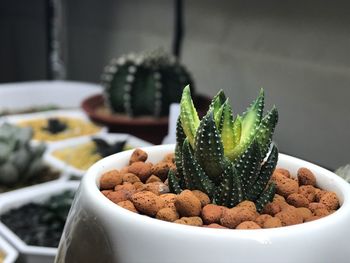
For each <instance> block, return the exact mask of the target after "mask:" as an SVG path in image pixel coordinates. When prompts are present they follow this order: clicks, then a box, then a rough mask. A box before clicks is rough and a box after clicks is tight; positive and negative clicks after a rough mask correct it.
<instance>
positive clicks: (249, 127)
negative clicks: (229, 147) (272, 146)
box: [241, 89, 264, 143]
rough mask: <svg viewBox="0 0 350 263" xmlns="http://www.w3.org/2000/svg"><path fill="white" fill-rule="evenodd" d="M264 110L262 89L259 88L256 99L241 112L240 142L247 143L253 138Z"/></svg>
mask: <svg viewBox="0 0 350 263" xmlns="http://www.w3.org/2000/svg"><path fill="white" fill-rule="evenodd" d="M263 111H264V90H263V89H261V90H260V93H259V96H258V97H257V99H256V100H255V101H254V102H253V103H252V104H251V105H250V107H249V108H248V109H247V110H246V112H245V113H243V117H242V135H241V141H242V143H249V142H251V141H252V140H253V138H254V135H255V132H256V130H257V129H258V127H259V124H260V122H261V119H262V115H263Z"/></svg>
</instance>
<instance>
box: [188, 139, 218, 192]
mask: <svg viewBox="0 0 350 263" xmlns="http://www.w3.org/2000/svg"><path fill="white" fill-rule="evenodd" d="M182 166H183V175H184V179H185V186H186V187H187V188H188V189H198V190H200V191H202V192H204V193H207V194H208V195H209V196H212V192H213V189H214V184H213V183H212V182H211V180H210V179H209V177H208V176H207V175H206V173H205V171H204V170H203V169H202V167H201V166H200V164H199V163H198V162H197V160H196V159H195V158H194V156H193V153H192V149H191V146H190V144H189V143H188V140H187V139H186V140H185V141H184V144H183V147H182Z"/></svg>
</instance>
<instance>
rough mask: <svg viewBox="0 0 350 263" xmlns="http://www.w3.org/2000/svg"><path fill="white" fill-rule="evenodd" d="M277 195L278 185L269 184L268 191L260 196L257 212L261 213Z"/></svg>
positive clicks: (256, 202)
mask: <svg viewBox="0 0 350 263" xmlns="http://www.w3.org/2000/svg"><path fill="white" fill-rule="evenodd" d="M275 193H276V185H275V184H274V183H271V184H269V186H268V187H267V189H266V190H265V191H264V192H263V193H262V194H261V195H260V196H259V198H258V200H256V201H255V206H256V210H257V211H258V212H259V213H260V212H261V211H262V210H263V209H264V207H265V205H266V204H267V203H270V202H272V200H273V197H274V196H275Z"/></svg>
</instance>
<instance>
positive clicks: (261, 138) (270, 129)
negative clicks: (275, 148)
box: [255, 107, 278, 157]
mask: <svg viewBox="0 0 350 263" xmlns="http://www.w3.org/2000/svg"><path fill="white" fill-rule="evenodd" d="M277 122H278V111H277V109H276V107H273V108H272V110H271V111H270V112H268V113H267V114H266V116H265V117H264V118H263V120H262V121H261V123H260V125H259V128H258V130H257V132H256V134H255V140H256V141H257V142H258V144H259V147H260V150H261V152H262V156H263V157H265V155H266V154H267V152H268V150H269V146H270V144H271V141H272V135H273V133H274V131H275V127H276V125H277Z"/></svg>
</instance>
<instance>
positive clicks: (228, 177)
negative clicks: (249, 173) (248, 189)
mask: <svg viewBox="0 0 350 263" xmlns="http://www.w3.org/2000/svg"><path fill="white" fill-rule="evenodd" d="M222 178H223V179H222V181H221V182H220V184H219V185H218V186H217V187H216V189H215V192H214V202H215V204H217V205H224V206H226V207H234V206H236V205H237V204H238V203H240V202H242V201H243V191H242V186H241V181H240V177H239V175H238V172H237V170H236V169H235V168H234V167H233V165H232V163H230V162H228V165H227V166H226V168H225V169H224V172H223V177H222Z"/></svg>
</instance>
